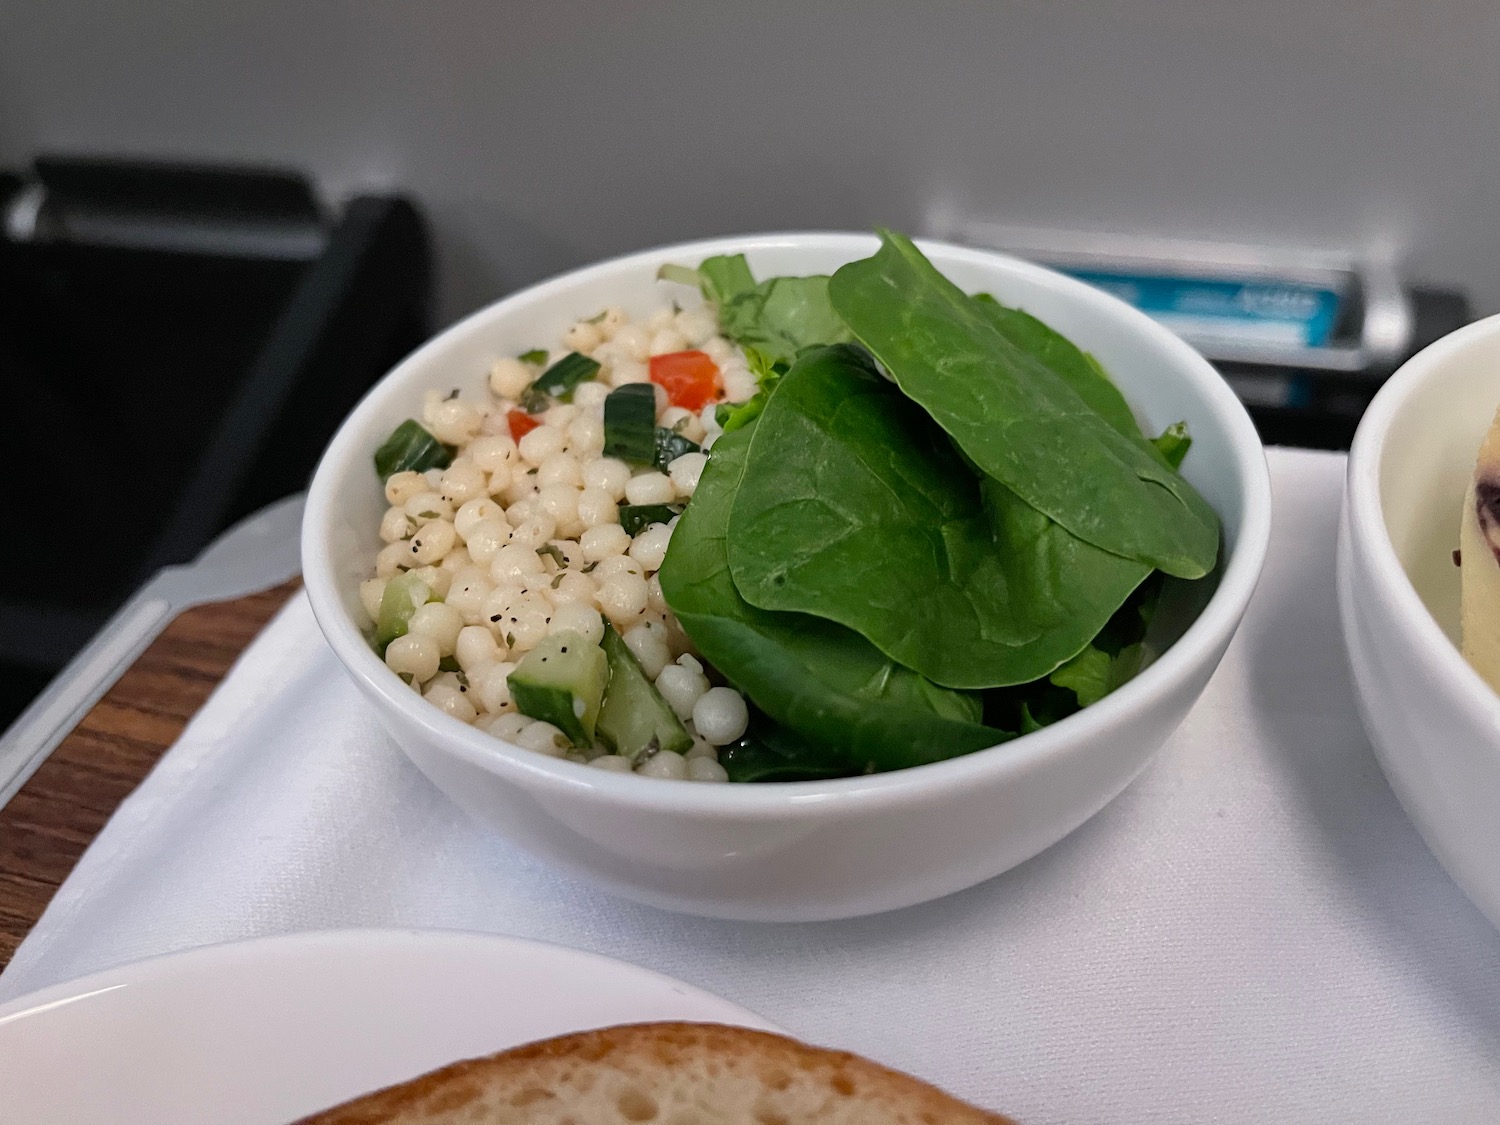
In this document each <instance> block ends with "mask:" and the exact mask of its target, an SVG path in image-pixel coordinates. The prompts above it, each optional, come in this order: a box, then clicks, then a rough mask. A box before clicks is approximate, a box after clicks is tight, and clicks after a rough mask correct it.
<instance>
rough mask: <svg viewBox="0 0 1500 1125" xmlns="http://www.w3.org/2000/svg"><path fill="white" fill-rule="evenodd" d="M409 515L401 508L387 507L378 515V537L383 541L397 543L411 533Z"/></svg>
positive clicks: (411, 526)
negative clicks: (383, 512) (381, 514)
mask: <svg viewBox="0 0 1500 1125" xmlns="http://www.w3.org/2000/svg"><path fill="white" fill-rule="evenodd" d="M412 530H413V525H412V522H411V519H410V517H408V516H407V514H406V511H405V510H404V509H402V508H387V509H386V510H385V515H383V516H381V517H380V538H381V541H382V542H385V543H398V542H400V541H401V540H402V539H405V538H406V537H407V536H408V535H410V534H411V533H412Z"/></svg>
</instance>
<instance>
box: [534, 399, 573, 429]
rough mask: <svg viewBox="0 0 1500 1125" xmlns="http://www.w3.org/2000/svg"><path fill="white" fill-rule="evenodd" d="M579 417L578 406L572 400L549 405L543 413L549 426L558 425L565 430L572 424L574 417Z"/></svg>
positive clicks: (543, 417)
mask: <svg viewBox="0 0 1500 1125" xmlns="http://www.w3.org/2000/svg"><path fill="white" fill-rule="evenodd" d="M576 417H578V407H577V406H576V405H575V404H573V403H571V402H560V403H558V404H557V405H556V406H549V407H548V408H547V410H546V412H545V413H544V414H543V415H542V420H543V421H545V422H546V423H547V425H549V426H556V427H557V428H558V429H559V430H562V431H564V432H566V431H567V428H568V427H569V426H570V425H572V423H573V419H574V418H576Z"/></svg>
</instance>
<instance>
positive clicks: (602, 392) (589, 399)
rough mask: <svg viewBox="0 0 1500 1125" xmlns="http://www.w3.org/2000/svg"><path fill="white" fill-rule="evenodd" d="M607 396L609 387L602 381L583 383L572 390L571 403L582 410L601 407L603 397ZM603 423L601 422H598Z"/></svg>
mask: <svg viewBox="0 0 1500 1125" xmlns="http://www.w3.org/2000/svg"><path fill="white" fill-rule="evenodd" d="M606 398H609V387H606V386H604V384H603V383H592V381H591V383H583V384H580V386H579V389H577V390H574V392H573V404H574V405H576V407H579V408H582V410H594V407H603V405H604V399H606ZM600 425H603V423H600Z"/></svg>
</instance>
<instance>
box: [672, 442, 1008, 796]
mask: <svg viewBox="0 0 1500 1125" xmlns="http://www.w3.org/2000/svg"><path fill="white" fill-rule="evenodd" d="M758 428H759V423H758V422H757V423H755V424H754V425H751V426H748V427H746V428H744V429H741V430H736V431H735V432H734V433H732V434H725V435H724V436H723V437H721V438H720V439H719V440H718V441H717V442H716V443H715V444H714V450H713V456H711V457H710V458H709V460H708V464H707V465H706V466H705V467H704V470H703V477H702V479H701V480H700V481H699V483H698V488H697V491H696V492H694V494H693V499H692V502H691V503H689V504H688V506H687V511H685V512H684V513H683V514H682V518H681V519H680V520H679V521H678V523H677V529H676V531H675V532H674V533H673V535H672V544H671V546H670V547H669V548H668V549H667V557H666V560H665V561H664V562H663V563H662V566H661V570H660V571H659V572H658V577H659V578H660V580H661V588H662V592H663V593H664V594H665V595H666V599H667V604H668V605H669V606H671V608H672V611H673V612H674V613H676V615H677V619H678V621H679V622H680V623H681V624H682V627H683V628H684V629H685V630H686V631H687V634H688V636H690V637H691V638H692V639H693V642H694V643H695V644H696V645H697V646H698V649H699V651H701V652H702V653H703V655H704V656H705V657H706V658H707V659H708V660H709V662H710V663H712V664H713V665H714V666H715V667H716V668H718V670H719V671H720V672H722V673H723V674H724V675H725V676H727V677H728V678H729V679H730V681H732V682H733V683H734V684H735V685H736V686H737V687H738V688H739V689H740V690H741V691H743V692H745V694H746V695H748V696H749V697H750V699H751V700H752V701H753V702H754V703H755V704H756V705H757V706H758V707H760V708H761V710H763V711H765V712H766V714H768V715H769V716H770V717H771V718H772V719H774V720H775V721H776V722H777V723H780V724H781V725H783V726H786V727H789V728H791V729H792V730H794V731H796V732H797V733H798V734H799V735H801V736H803V737H804V738H806V739H808V740H809V741H811V742H814V743H816V744H817V745H820V746H824V747H828V748H829V749H831V750H834V751H836V752H837V753H838V754H839V755H840V756H841V757H842V759H843V761H844V763H845V764H846V765H847V767H848V768H849V770H850V771H851V772H861V771H863V770H865V769H867V768H873V769H878V770H892V769H903V768H905V767H908V766H916V765H921V764H923V763H926V762H935V761H940V760H942V759H945V758H952V757H956V756H958V755H960V754H967V753H970V752H972V751H974V750H980V749H983V748H985V747H988V746H993V745H995V744H996V743H999V742H1003V741H1005V740H1006V739H1007V738H1010V737H1012V736H1011V735H1009V734H1007V733H1005V732H1003V731H998V730H993V729H991V728H989V727H986V726H983V725H981V724H980V723H979V714H980V700H979V699H978V698H977V697H976V696H973V695H969V694H965V693H961V692H955V691H950V690H948V689H946V688H941V687H938V686H937V685H936V684H934V683H932V682H931V681H930V680H927V679H925V678H923V677H922V676H919V675H917V674H916V673H915V672H913V671H911V670H910V669H908V668H903V667H901V666H900V665H899V664H896V663H895V662H894V661H891V660H889V659H887V658H886V657H885V656H883V655H882V654H881V653H880V651H879V650H878V649H876V648H875V647H874V646H873V645H871V644H870V643H869V642H868V641H866V640H865V639H864V638H863V637H861V636H859V634H857V633H854V632H852V631H850V630H848V629H845V628H843V627H842V626H839V625H836V624H834V623H833V622H831V621H825V620H823V619H821V618H817V617H810V616H807V615H805V614H795V613H768V612H766V611H764V610H759V609H756V608H755V607H754V606H752V605H750V604H748V603H747V602H746V601H745V600H744V599H743V598H741V597H740V595H739V592H738V591H737V590H736V589H735V586H734V582H733V580H732V579H731V577H730V573H729V560H728V554H727V546H726V543H725V537H726V535H727V533H728V528H729V513H730V507H731V503H732V501H733V498H734V493H735V491H736V490H737V489H738V488H739V487H740V482H741V480H742V478H743V476H744V472H745V461H746V454H747V452H748V450H749V445H750V439H751V437H752V436H753V435H754V434H755V432H756V430H757V429H758Z"/></svg>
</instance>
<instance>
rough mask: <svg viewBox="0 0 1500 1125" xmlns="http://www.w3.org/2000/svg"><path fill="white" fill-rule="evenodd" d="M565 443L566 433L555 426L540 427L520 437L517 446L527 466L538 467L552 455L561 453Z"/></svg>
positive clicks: (566, 440)
mask: <svg viewBox="0 0 1500 1125" xmlns="http://www.w3.org/2000/svg"><path fill="white" fill-rule="evenodd" d="M567 443H568V437H567V433H566V431H564V430H561V429H559V428H558V427H556V426H548V425H541V426H538V427H537V428H536V429H534V430H529V431H527V433H525V434H524V435H522V437H521V440H520V442H519V443H518V446H519V448H520V450H521V456H522V457H524V458H525V459H526V463H527V464H528V465H540V464H541V463H542V462H543V461H545V460H546V459H547V458H548V457H551V456H552V455H553V454H554V453H561V452H562V451H563V446H565V445H567Z"/></svg>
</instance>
